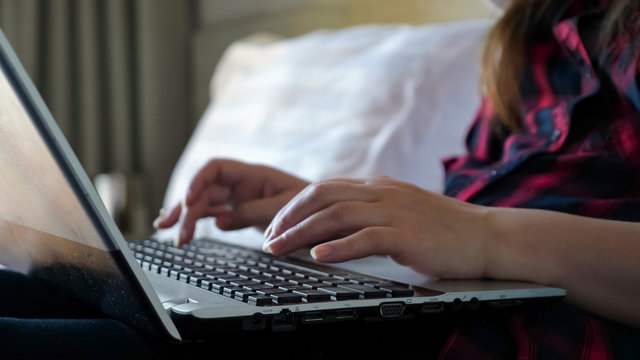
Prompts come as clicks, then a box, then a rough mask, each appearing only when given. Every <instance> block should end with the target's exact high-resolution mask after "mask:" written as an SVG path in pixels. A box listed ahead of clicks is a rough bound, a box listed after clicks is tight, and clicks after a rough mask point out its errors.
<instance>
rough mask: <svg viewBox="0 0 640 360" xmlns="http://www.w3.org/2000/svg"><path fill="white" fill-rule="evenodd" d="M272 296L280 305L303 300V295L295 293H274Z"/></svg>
mask: <svg viewBox="0 0 640 360" xmlns="http://www.w3.org/2000/svg"><path fill="white" fill-rule="evenodd" d="M271 298H272V299H273V302H274V303H276V304H278V305H282V304H295V303H300V302H302V295H300V294H294V293H282V294H272V295H271Z"/></svg>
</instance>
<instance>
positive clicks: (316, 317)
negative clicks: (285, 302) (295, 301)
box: [302, 311, 324, 324]
mask: <svg viewBox="0 0 640 360" xmlns="http://www.w3.org/2000/svg"><path fill="white" fill-rule="evenodd" d="M323 320H324V314H323V313H322V311H310V312H307V313H304V315H302V322H304V323H306V324H308V323H314V322H320V321H323Z"/></svg>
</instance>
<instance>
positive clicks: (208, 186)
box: [154, 159, 309, 245]
mask: <svg viewBox="0 0 640 360" xmlns="http://www.w3.org/2000/svg"><path fill="white" fill-rule="evenodd" d="M308 184H309V183H308V182H306V181H304V180H302V179H299V178H297V177H295V176H292V175H289V174H287V173H285V172H282V171H279V170H276V169H274V168H270V167H267V166H261V165H251V164H246V163H242V162H239V161H233V160H223V159H213V160H210V161H209V162H208V163H207V164H206V165H205V166H204V167H203V168H202V169H200V171H199V172H198V173H197V174H196V175H195V177H194V178H193V180H192V181H191V185H190V186H189V191H188V193H187V197H186V200H185V201H183V202H182V203H180V204H178V205H176V206H174V207H173V208H172V209H171V210H169V211H164V210H161V214H160V217H158V219H156V221H154V226H155V227H156V228H157V229H167V228H170V227H172V226H174V225H176V224H177V223H178V222H179V220H180V218H181V217H182V219H183V220H182V223H181V224H180V226H181V230H180V237H179V239H178V245H182V244H185V243H188V242H189V241H190V240H191V238H193V233H194V231H195V224H196V221H197V220H198V219H200V218H204V217H215V218H216V226H217V227H218V228H220V229H221V230H235V229H241V228H245V227H250V226H256V227H258V228H260V229H261V230H263V231H264V229H266V228H267V226H268V225H269V223H270V222H271V220H272V219H273V217H274V216H275V215H276V213H277V212H278V211H279V210H280V208H282V207H283V206H284V205H285V204H287V203H288V202H289V200H291V199H292V198H293V197H294V196H295V195H296V194H298V192H300V191H301V190H302V189H304V188H305V187H306V186H307V185H308ZM183 208H184V209H183ZM183 211H186V213H185V214H183V215H182V216H181V214H182V212H183Z"/></svg>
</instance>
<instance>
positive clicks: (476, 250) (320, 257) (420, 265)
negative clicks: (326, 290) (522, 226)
mask: <svg viewBox="0 0 640 360" xmlns="http://www.w3.org/2000/svg"><path fill="white" fill-rule="evenodd" d="M486 209H487V208H485V207H482V206H478V205H473V204H469V203H466V202H463V201H460V200H456V199H453V198H450V197H447V196H444V195H440V194H436V193H432V192H429V191H426V190H423V189H421V188H418V187H416V186H414V185H411V184H407V183H403V182H400V181H396V180H393V179H390V178H388V177H373V178H369V179H365V180H354V179H335V180H328V181H322V182H317V183H313V184H311V185H309V186H307V187H306V188H305V189H304V190H303V191H301V192H300V193H299V194H298V195H296V196H295V197H294V198H293V199H292V200H291V201H290V202H289V203H288V204H287V205H286V206H284V207H283V208H282V209H281V210H280V211H279V212H278V214H277V215H276V216H275V217H274V219H273V221H272V222H271V224H270V226H269V227H268V228H267V230H266V232H265V236H266V239H267V240H266V242H265V246H264V248H265V251H267V252H270V253H273V254H274V255H282V254H286V253H289V252H292V251H295V250H297V249H300V248H302V247H304V246H309V245H314V244H318V243H321V244H320V245H316V246H315V247H314V248H313V249H312V250H311V254H312V256H313V257H314V258H315V259H316V260H317V261H318V262H325V263H334V262H343V261H347V260H352V259H357V258H362V257H366V256H370V255H388V256H390V257H391V259H393V260H394V261H395V262H397V263H399V264H401V265H406V266H409V267H411V268H413V269H414V270H416V271H418V272H421V273H424V274H428V275H432V276H437V277H443V278H478V277H483V276H484V275H485V267H486V261H487V260H486V257H487V256H486V250H487V249H486V246H485V243H486V241H485V239H487V238H488V235H489V230H488V227H487V224H485V221H484V220H485V216H484V215H485V214H486V211H485V210H486Z"/></svg>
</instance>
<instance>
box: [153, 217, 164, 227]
mask: <svg viewBox="0 0 640 360" xmlns="http://www.w3.org/2000/svg"><path fill="white" fill-rule="evenodd" d="M162 220H164V217H162V215H160V216H158V217H157V218H156V219H155V220H153V228H154V229H156V230H158V229H160V222H162Z"/></svg>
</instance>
